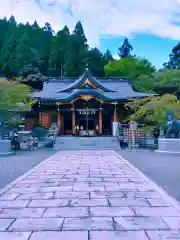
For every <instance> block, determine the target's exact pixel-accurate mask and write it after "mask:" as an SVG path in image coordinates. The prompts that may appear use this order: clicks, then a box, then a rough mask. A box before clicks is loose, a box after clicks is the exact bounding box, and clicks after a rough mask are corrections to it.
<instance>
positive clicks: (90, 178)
mask: <svg viewBox="0 0 180 240" xmlns="http://www.w3.org/2000/svg"><path fill="white" fill-rule="evenodd" d="M179 230H180V210H179V204H177V203H176V201H174V200H172V199H171V198H170V197H169V196H168V195H166V194H165V193H164V192H163V191H161V190H160V189H159V188H157V186H156V185H155V184H153V183H152V182H151V181H150V180H149V179H147V178H146V177H144V175H142V174H141V173H140V172H138V171H137V170H136V169H134V168H133V167H132V166H131V165H129V164H128V163H127V162H126V161H125V160H124V159H122V158H121V157H119V155H118V154H116V153H115V152H113V151H105V150H104V151H77V152H62V151H61V152H59V153H57V154H56V155H54V156H52V157H51V158H49V159H48V160H46V161H44V162H43V163H41V164H40V165H39V166H38V167H36V168H34V169H32V170H31V171H30V172H28V173H27V174H25V175H23V176H22V177H20V178H19V179H17V180H16V181H15V182H13V183H11V184H10V185H8V186H7V187H6V188H5V189H3V190H2V191H1V192H0V239H2V240H39V239H43V240H57V239H62V240H66V239H67V240H68V239H70V240H71V239H72V240H100V239H103V240H109V239H111V240H125V239H126V240H136V239H137V240H148V239H152V240H164V239H180V231H179Z"/></svg>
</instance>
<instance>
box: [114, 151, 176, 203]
mask: <svg viewBox="0 0 180 240" xmlns="http://www.w3.org/2000/svg"><path fill="white" fill-rule="evenodd" d="M116 152H118V153H119V154H120V155H121V156H122V157H124V158H125V159H126V160H128V161H129V162H130V163H132V164H133V165H134V166H136V167H137V168H138V169H140V170H141V171H142V172H143V173H145V174H146V175H147V176H148V177H149V178H151V179H152V180H153V181H155V182H156V183H157V184H158V185H159V186H161V187H163V188H164V189H165V190H166V191H167V192H168V193H169V195H171V196H172V197H174V198H176V199H177V200H178V201H180V156H177V155H176V156H175V155H170V154H161V153H156V152H153V151H148V150H140V151H138V152H137V151H136V150H134V151H132V152H130V151H129V150H119V151H116Z"/></svg>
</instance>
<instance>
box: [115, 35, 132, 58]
mask: <svg viewBox="0 0 180 240" xmlns="http://www.w3.org/2000/svg"><path fill="white" fill-rule="evenodd" d="M118 50H119V52H118V55H119V57H121V58H125V57H130V56H132V55H131V52H132V51H133V47H132V45H131V44H130V43H129V40H128V38H125V39H124V42H123V44H122V46H121V47H120V48H119V49H118Z"/></svg>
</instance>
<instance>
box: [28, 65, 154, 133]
mask: <svg viewBox="0 0 180 240" xmlns="http://www.w3.org/2000/svg"><path fill="white" fill-rule="evenodd" d="M150 95H151V94H148V93H140V92H136V91H134V90H133V87H132V85H131V83H130V81H129V80H127V79H124V78H121V77H119V78H96V77H93V76H92V74H91V72H90V70H89V69H86V70H85V72H84V73H83V74H82V76H80V77H79V78H59V79H58V78H56V79H52V78H51V79H49V80H48V81H47V82H45V83H44V85H43V89H42V90H41V91H39V92H35V93H33V97H34V98H36V100H37V103H36V104H35V105H34V106H33V111H34V112H35V116H34V117H33V118H34V119H33V121H32V122H33V124H39V125H43V126H46V127H50V126H51V125H52V124H53V123H56V124H57V126H58V131H57V135H76V134H77V133H78V134H79V135H82V136H87V135H88V136H96V135H113V136H115V135H116V131H117V125H118V123H119V122H121V121H122V120H123V119H125V118H126V117H127V115H128V112H127V110H126V109H125V107H124V104H125V103H127V102H128V101H132V100H134V99H137V98H144V97H147V96H150Z"/></svg>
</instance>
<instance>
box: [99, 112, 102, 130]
mask: <svg viewBox="0 0 180 240" xmlns="http://www.w3.org/2000/svg"><path fill="white" fill-rule="evenodd" d="M99 134H102V111H101V110H100V111H99Z"/></svg>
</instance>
